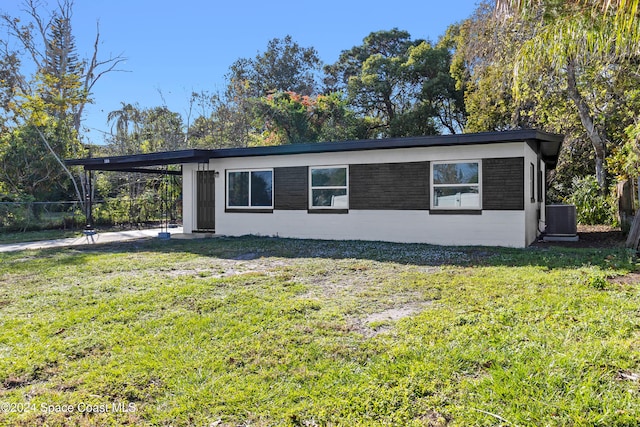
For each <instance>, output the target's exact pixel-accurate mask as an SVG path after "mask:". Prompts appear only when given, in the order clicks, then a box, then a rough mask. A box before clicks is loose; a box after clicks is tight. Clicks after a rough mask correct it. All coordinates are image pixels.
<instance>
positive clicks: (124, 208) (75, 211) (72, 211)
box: [0, 194, 182, 233]
mask: <svg viewBox="0 0 640 427" xmlns="http://www.w3.org/2000/svg"><path fill="white" fill-rule="evenodd" d="M92 207H93V209H92V220H93V224H91V225H99V226H122V227H125V226H131V227H140V226H143V225H155V224H159V223H164V222H168V223H170V224H171V223H174V224H177V223H181V222H182V201H181V200H180V199H174V200H170V201H166V200H162V198H161V197H160V196H159V195H155V194H148V195H144V196H142V197H137V198H129V197H119V198H111V199H105V200H99V201H94V202H93V203H92ZM86 225H87V218H86V215H85V211H84V208H83V206H82V204H81V203H80V202H77V201H76V202H0V233H2V232H16V231H34V230H50V229H62V230H74V229H81V228H84V227H85V226H86Z"/></svg>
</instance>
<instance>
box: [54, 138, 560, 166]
mask: <svg viewBox="0 0 640 427" xmlns="http://www.w3.org/2000/svg"><path fill="white" fill-rule="evenodd" d="M563 139H564V136H563V135H558V134H553V133H547V132H542V131H539V130H535V129H520V130H510V131H502V132H480V133H465V134H455V135H431V136H415V137H403V138H385V139H366V140H356V141H340V142H315V143H306V144H287V145H277V146H268V147H247V148H221V149H211V150H204V149H191V150H178V151H163V152H157V153H148V154H133V155H128V156H110V157H93V158H85V159H72V160H66V161H65V163H66V164H67V165H69V166H84V168H85V169H86V170H106V171H138V172H157V173H162V170H160V169H149V167H150V166H165V165H172V164H186V163H207V162H208V161H209V160H211V159H216V158H229V157H256V156H275V155H288V154H310V153H331V152H341V151H362V150H387V149H397V148H414V147H446V146H464V145H479V144H495V143H508V142H536V143H538V144H539V149H540V153H541V156H542V159H543V160H544V162H545V163H546V164H547V166H549V167H550V168H554V167H555V165H556V164H557V162H558V154H559V152H560V146H561V145H562V141H563Z"/></svg>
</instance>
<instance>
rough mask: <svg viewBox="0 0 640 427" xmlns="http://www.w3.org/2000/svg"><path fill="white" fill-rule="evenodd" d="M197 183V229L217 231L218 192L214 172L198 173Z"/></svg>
mask: <svg viewBox="0 0 640 427" xmlns="http://www.w3.org/2000/svg"><path fill="white" fill-rule="evenodd" d="M197 181H198V182H197V192H198V201H197V206H198V211H197V228H198V230H215V228H216V221H215V219H216V209H215V208H216V203H215V200H216V197H215V196H216V192H215V177H214V171H198V179H197Z"/></svg>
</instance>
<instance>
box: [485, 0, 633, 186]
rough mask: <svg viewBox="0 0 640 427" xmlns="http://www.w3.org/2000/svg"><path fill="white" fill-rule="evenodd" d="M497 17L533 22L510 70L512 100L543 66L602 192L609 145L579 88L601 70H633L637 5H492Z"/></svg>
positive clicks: (529, 0)
mask: <svg viewBox="0 0 640 427" xmlns="http://www.w3.org/2000/svg"><path fill="white" fill-rule="evenodd" d="M496 10H497V11H498V13H500V14H501V15H502V16H506V17H508V16H509V15H511V14H512V13H516V14H519V16H520V18H521V19H522V20H523V21H529V22H531V21H533V20H535V21H536V22H538V23H539V24H538V25H537V28H536V32H535V34H534V35H533V36H532V37H531V38H530V39H529V40H527V41H526V42H525V43H523V45H522V47H521V49H520V52H519V56H518V58H519V61H518V62H517V64H516V70H515V72H516V79H517V80H518V81H517V82H516V83H518V84H517V85H516V86H515V87H516V95H517V96H519V92H520V91H519V90H518V89H519V87H520V85H519V83H520V81H519V80H520V76H522V75H527V74H528V72H529V71H530V70H531V69H535V68H538V67H540V65H541V64H542V65H545V66H546V67H547V68H548V70H549V71H550V72H551V73H553V74H554V75H555V76H556V77H558V78H560V79H562V80H563V81H564V82H565V84H566V88H567V90H566V92H567V98H568V100H569V101H570V102H571V103H572V104H573V105H574V107H575V109H576V111H577V113H578V116H579V118H580V122H581V124H582V126H583V128H584V132H585V134H586V135H587V138H588V139H589V141H590V142H591V145H592V147H593V151H594V154H595V174H596V179H597V181H598V184H599V185H600V187H601V189H602V191H604V190H605V188H606V182H607V180H606V169H605V158H606V155H607V145H610V144H611V141H610V139H609V136H608V135H607V132H606V125H605V124H604V123H603V121H602V118H601V116H599V114H598V111H597V108H598V107H597V106H596V105H594V104H590V103H589V102H588V99H587V97H588V93H587V92H586V90H588V89H585V88H584V87H581V81H583V82H584V80H585V79H584V76H589V75H593V73H594V69H595V71H604V72H607V71H606V70H604V69H603V67H602V65H603V64H604V65H605V67H604V68H607V69H608V68H611V69H619V68H620V67H635V66H634V65H633V62H635V60H634V61H632V62H629V59H630V58H632V57H636V56H637V53H638V52H637V44H638V41H639V40H640V37H639V34H640V19H639V16H638V0H617V1H611V0H598V1H586V0H575V1H567V2H558V1H553V0H535V1H534V0H498V1H497V4H496Z"/></svg>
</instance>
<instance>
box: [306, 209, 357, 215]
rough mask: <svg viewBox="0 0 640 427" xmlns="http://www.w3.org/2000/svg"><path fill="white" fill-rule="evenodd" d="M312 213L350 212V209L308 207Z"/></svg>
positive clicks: (308, 210)
mask: <svg viewBox="0 0 640 427" xmlns="http://www.w3.org/2000/svg"><path fill="white" fill-rule="evenodd" d="M307 213H310V214H348V213H349V209H307Z"/></svg>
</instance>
